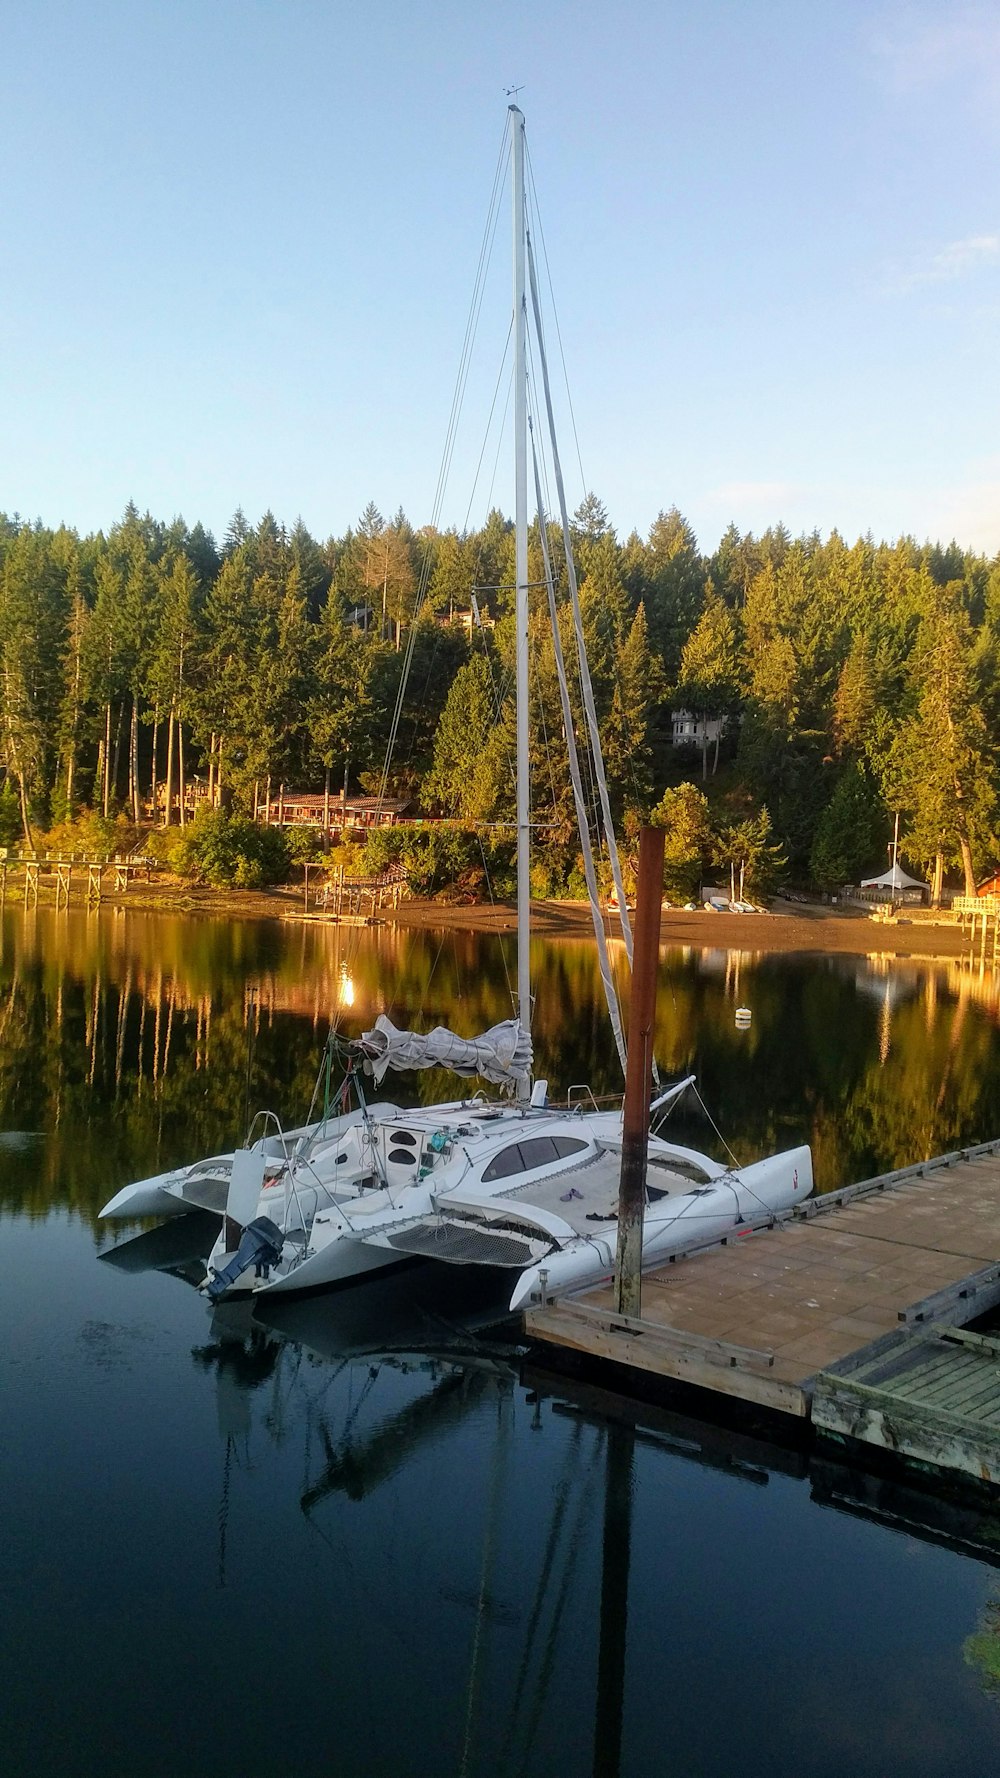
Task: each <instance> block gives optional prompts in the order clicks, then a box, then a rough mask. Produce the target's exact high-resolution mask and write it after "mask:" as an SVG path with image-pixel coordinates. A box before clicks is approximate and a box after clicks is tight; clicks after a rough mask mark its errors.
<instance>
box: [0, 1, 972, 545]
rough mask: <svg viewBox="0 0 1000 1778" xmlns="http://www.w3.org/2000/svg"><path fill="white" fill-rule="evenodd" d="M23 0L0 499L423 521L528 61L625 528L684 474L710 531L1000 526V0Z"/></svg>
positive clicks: (546, 194) (6, 82)
mask: <svg viewBox="0 0 1000 1778" xmlns="http://www.w3.org/2000/svg"><path fill="white" fill-rule="evenodd" d="M2 24H3V56H2V69H0V167H2V212H0V213H2V223H0V241H2V251H0V509H5V510H7V511H8V512H11V511H14V510H18V511H20V512H21V513H22V515H24V516H26V517H29V518H34V517H35V516H40V517H41V518H42V519H43V520H44V521H45V522H46V523H48V524H56V523H58V522H60V521H65V522H67V523H68V524H72V525H75V526H76V527H78V528H79V529H81V530H91V529H95V528H97V527H98V526H103V527H106V526H108V525H109V524H110V523H112V522H113V521H114V520H115V518H116V517H118V516H119V515H120V513H121V511H122V508H123V507H124V505H125V503H126V501H127V500H128V499H129V498H132V499H134V500H135V501H136V502H137V504H138V505H139V506H140V508H142V509H145V508H147V507H148V508H149V509H150V510H151V511H152V512H153V513H154V514H155V515H156V516H158V517H162V518H169V517H171V516H172V515H174V514H176V513H181V514H183V516H184V517H185V518H186V519H187V520H188V522H189V523H193V522H194V521H195V520H196V519H201V520H202V521H203V522H204V523H205V524H206V525H208V526H209V527H211V528H212V529H213V530H215V531H216V532H217V533H218V534H221V533H222V532H223V531H224V529H225V526H226V524H227V522H228V519H229V517H230V515H231V513H232V512H233V510H234V508H235V507H236V506H237V505H242V507H243V508H244V510H245V512H246V513H247V515H248V517H249V518H250V519H251V520H256V519H257V518H258V517H259V516H260V514H261V513H262V512H263V511H264V509H265V508H267V507H271V508H272V509H273V511H274V512H275V513H276V515H277V516H278V518H279V519H282V520H284V521H286V522H288V523H291V522H292V521H293V520H294V519H295V518H296V516H297V515H298V514H301V515H302V517H303V518H304V519H305V521H306V523H307V524H308V526H309V527H310V529H311V530H312V531H313V532H315V533H316V534H317V535H318V536H320V537H325V536H327V535H329V534H330V533H339V532H342V531H343V530H344V529H346V527H347V525H348V524H350V523H353V522H354V521H355V520H356V518H357V516H358V514H359V513H360V511H361V510H362V508H363V507H364V505H365V504H366V502H367V501H368V500H372V499H373V500H375V501H376V502H377V503H378V505H379V506H380V507H381V508H382V510H383V511H384V512H386V513H387V514H388V513H390V512H391V511H393V510H394V509H395V508H396V507H397V506H399V505H400V504H402V506H403V507H404V508H405V510H406V512H407V513H408V515H409V517H410V518H411V519H412V520H413V522H415V523H421V522H423V521H425V520H426V519H427V518H429V516H430V514H431V510H432V504H433V496H434V488H435V483H436V479H437V471H438V464H439V461H440V456H441V450H442V446H443V442H444V436H445V427H446V423H447V415H448V409H449V405H450V400H451V390H452V384H453V380H454V375H455V369H456V365H457V361H458V355H459V351H460V348H461V340H462V333H463V329H464V325H465V317H466V312H467V308H468V303H469V298H470V295H471V289H472V279H473V273H474V268H475V262H476V256H477V253H478V247H479V240H480V235H481V231H482V227H483V222H484V219H485V214H486V206H487V201H488V196H489V190H490V183H491V179H492V174H493V168H494V164H495V160H496V155H497V149H498V146H499V142H500V137H501V133H502V130H503V123H504V113H505V106H506V99H505V97H504V89H505V87H507V86H508V85H510V84H512V83H515V82H517V83H522V84H523V91H522V93H521V95H520V101H519V102H520V104H521V105H522V108H523V109H524V112H525V115H526V118H527V128H528V140H529V145H530V151H531V155H532V163H533V167H534V173H535V179H536V183H537V187H538V192H539V197H540V202H541V215H542V221H543V224H544V226H545V232H546V241H547V246H548V254H549V260H550V264H551V268H552V275H553V280H554V285H555V291H556V297H557V301H558V306H559V316H560V321H561V327H562V334H563V342H564V346H565V351H566V358H567V364H568V368H569V374H570V386H571V389H572V394H573V400H574V404H575V409H576V418H577V424H578V430H579V437H580V447H581V452H582V460H583V469H584V475H585V481H586V484H587V485H588V486H590V487H592V488H593V489H594V490H595V491H596V492H597V493H598V494H599V495H600V496H601V498H602V499H603V500H604V501H605V503H606V505H607V507H608V509H609V512H610V515H611V517H612V520H613V522H614V523H615V525H616V526H617V529H618V531H619V534H620V535H624V534H626V533H627V532H628V531H629V530H631V529H632V528H633V527H635V528H636V529H638V530H639V531H640V533H643V534H644V533H645V532H646V531H648V528H649V526H650V524H651V523H652V521H653V520H654V518H655V517H656V514H657V512H658V511H659V510H660V509H661V508H666V507H669V506H671V505H673V504H676V505H677V506H678V507H680V509H681V511H682V512H683V513H684V514H685V515H686V517H687V518H688V519H689V520H690V521H691V523H692V525H693V526H694V528H695V530H696V532H697V535H698V538H699V541H700V542H701V544H702V546H703V547H704V548H707V549H711V548H712V547H714V545H715V543H716V541H717V539H718V537H719V535H720V533H721V532H722V530H723V529H724V527H725V525H726V524H727V523H728V521H729V520H730V519H734V520H735V521H736V523H737V524H738V525H739V526H740V527H741V529H746V528H752V529H754V530H758V531H759V530H761V529H763V528H764V527H765V526H766V525H768V524H769V523H772V522H775V521H777V520H779V519H783V520H784V521H785V523H786V524H788V525H789V526H790V527H791V529H792V530H793V531H795V532H799V531H803V530H811V529H812V528H813V527H818V528H819V529H820V530H821V531H822V532H824V533H825V532H827V531H828V530H829V529H830V528H831V527H833V526H834V525H836V526H838V527H839V528H840V529H841V530H842V531H843V532H844V533H845V534H846V535H847V536H848V537H849V538H851V539H853V538H854V537H855V536H857V535H858V534H859V533H860V532H861V531H864V530H868V529H871V530H872V531H874V533H875V534H876V536H880V537H881V536H888V537H894V536H897V535H899V534H900V533H902V532H912V533H914V534H915V535H916V536H917V537H918V538H923V537H926V536H932V537H938V536H940V537H943V538H947V537H951V536H952V535H954V536H956V537H957V538H958V539H959V541H960V542H961V543H963V544H968V545H971V546H974V547H977V548H980V549H984V550H988V551H990V552H991V553H992V552H994V551H996V550H997V549H1000V437H998V427H1000V368H998V350H997V345H998V336H1000V7H998V6H997V5H996V4H995V3H992V0H991V3H989V4H977V3H974V4H966V3H965V0H913V3H907V0H904V3H899V0H863V3H862V0H621V3H620V4H617V5H612V4H608V3H600V4H598V3H596V0H504V3H503V4H497V3H496V0H489V3H488V4H487V3H485V0H464V3H458V0H367V4H365V5H358V4H357V3H356V0H352V3H344V0H238V3H237V0H171V3H170V4H168V3H167V0H163V3H162V4H160V5H151V4H148V3H145V0H93V4H91V5H88V6H81V5H80V4H78V0H61V3H60V0H32V3H31V4H22V5H15V3H14V0H7V3H6V5H5V6H4V7H3V9H2ZM503 248H505V243H502V244H498V278H499V286H498V288H499V290H500V293H501V296H500V298H499V299H498V300H502V298H503V295H504V294H505V290H506V282H505V281H506V276H507V274H506V267H505V265H503V263H502V262H503V258H504V252H503V250H502V249H503ZM493 318H494V315H493V310H492V308H490V307H489V305H488V307H487V311H486V313H485V315H484V323H485V322H487V321H488V322H489V323H490V324H491V327H492V322H493ZM500 345H501V342H500V341H499V340H498V338H497V337H496V332H495V330H494V331H492V332H491V331H490V329H489V328H487V329H486V330H485V332H484V338H483V353H482V354H481V361H482V365H483V368H482V370H481V371H479V372H477V376H476V378H474V382H473V396H474V399H475V401H477V402H478V401H479V400H480V396H481V392H482V391H483V390H485V389H486V388H487V387H488V386H489V385H490V384H491V381H492V378H493V376H495V372H496V366H497V363H498V354H499V350H500ZM483 423H484V420H483V416H481V415H480V414H476V415H475V417H474V418H473V417H471V416H470V419H469V422H468V425H467V427H466V431H465V433H464V434H463V438H462V440H461V442H460V446H459V450H458V452H457V453H456V458H455V466H454V470H453V473H452V477H451V480H450V483H449V491H448V497H447V499H446V501H445V506H444V510H443V513H442V523H443V524H447V523H457V524H459V525H461V523H462V522H463V520H464V518H465V515H466V510H467V507H468V501H469V495H470V491H471V486H472V469H473V465H474V460H475V458H476V456H477V454H478V449H479V444H480V442H481V429H482V424H483ZM567 467H568V470H570V471H571V473H570V477H569V479H570V484H571V485H570V489H569V492H570V497H571V500H572V502H573V504H576V501H577V499H578V498H579V497H580V494H581V493H582V491H583V489H582V488H581V486H580V482H579V471H578V470H577V469H576V468H575V463H574V459H573V457H571V458H570V462H569V464H568V465H567ZM496 493H497V498H498V500H499V503H500V504H502V505H504V506H505V508H507V509H508V510H509V508H510V499H509V496H508V494H507V490H506V486H505V485H503V484H501V483H500V482H498V483H497V489H496ZM481 506H482V502H480V508H476V507H474V508H473V512H472V521H473V522H478V521H479V520H480V519H481V518H482V516H483V512H482V510H481Z"/></svg>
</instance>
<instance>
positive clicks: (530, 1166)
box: [483, 1136, 587, 1185]
mask: <svg viewBox="0 0 1000 1778" xmlns="http://www.w3.org/2000/svg"><path fill="white" fill-rule="evenodd" d="M586 1147H587V1143H586V1142H581V1141H580V1139H579V1137H577V1136H528V1137H526V1138H525V1140H524V1141H523V1142H514V1143H512V1144H511V1146H510V1148H502V1149H501V1150H500V1153H499V1154H498V1155H494V1157H493V1159H492V1160H491V1162H490V1164H489V1166H488V1167H487V1168H486V1170H485V1171H484V1173H483V1184H484V1185H486V1184H487V1183H488V1182H489V1181H490V1180H492V1179H510V1178H512V1177H513V1175H514V1174H515V1173H533V1172H535V1171H536V1170H537V1169H538V1168H539V1167H548V1166H551V1164H552V1162H553V1161H562V1160H566V1159H567V1157H568V1156H569V1155H573V1154H580V1153H582V1152H583V1150H584V1149H586Z"/></svg>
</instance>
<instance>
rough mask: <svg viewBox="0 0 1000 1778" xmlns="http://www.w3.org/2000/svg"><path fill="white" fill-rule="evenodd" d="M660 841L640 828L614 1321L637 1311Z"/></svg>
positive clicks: (659, 834) (659, 831)
mask: <svg viewBox="0 0 1000 1778" xmlns="http://www.w3.org/2000/svg"><path fill="white" fill-rule="evenodd" d="M664 837H665V836H664V830H663V828H662V827H644V828H643V829H642V832H641V833H640V835H639V880H638V891H637V896H636V913H635V944H634V948H633V957H632V997H631V1001H630V1005H629V1022H628V1061H627V1064H626V1071H625V1109H624V1114H623V1118H622V1172H621V1186H620V1189H619V1194H618V1252H617V1258H616V1262H615V1308H616V1310H617V1312H618V1314H619V1315H633V1316H637V1315H638V1314H639V1312H640V1306H641V1295H642V1217H643V1208H644V1203H645V1196H646V1156H647V1153H648V1148H649V1101H650V1096H651V1095H650V1088H651V1085H652V1063H653V1030H654V1027H655V1023H656V977H657V971H658V967H659V961H660V906H661V903H662V900H663V842H664Z"/></svg>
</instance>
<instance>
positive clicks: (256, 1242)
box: [204, 1216, 285, 1303]
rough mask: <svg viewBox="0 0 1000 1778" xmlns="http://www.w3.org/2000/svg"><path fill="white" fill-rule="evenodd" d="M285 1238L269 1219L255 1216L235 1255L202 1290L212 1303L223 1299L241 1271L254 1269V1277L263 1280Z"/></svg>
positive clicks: (278, 1253) (276, 1261)
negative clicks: (249, 1267) (249, 1268)
mask: <svg viewBox="0 0 1000 1778" xmlns="http://www.w3.org/2000/svg"><path fill="white" fill-rule="evenodd" d="M284 1241H285V1237H284V1235H283V1234H282V1232H281V1230H280V1229H279V1228H278V1225H277V1223H274V1222H272V1221H271V1218H270V1217H269V1216H256V1217H255V1218H254V1220H253V1222H248V1223H247V1226H246V1228H245V1229H244V1230H243V1233H242V1235H241V1236H240V1244H239V1246H238V1247H237V1249H236V1253H235V1256H234V1257H233V1258H232V1259H231V1260H230V1262H229V1264H228V1266H223V1268H222V1271H221V1272H216V1274H215V1277H214V1278H210V1279H209V1280H208V1283H207V1284H206V1285H205V1286H204V1289H205V1291H206V1293H207V1295H208V1296H209V1298H210V1299H211V1301H212V1302H213V1303H216V1302H218V1300H219V1298H220V1296H224V1295H225V1293H226V1291H227V1290H228V1289H229V1286H230V1285H231V1284H235V1283H236V1280H237V1278H238V1277H239V1276H240V1273H241V1272H245V1271H246V1269H247V1267H248V1266H253V1268H254V1277H255V1278H266V1277H267V1275H268V1273H269V1272H270V1270H271V1267H272V1266H274V1265H277V1263H278V1261H279V1259H280V1258H281V1249H282V1247H283V1246H284Z"/></svg>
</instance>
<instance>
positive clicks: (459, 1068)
mask: <svg viewBox="0 0 1000 1778" xmlns="http://www.w3.org/2000/svg"><path fill="white" fill-rule="evenodd" d="M359 1048H360V1049H361V1051H362V1052H363V1054H364V1055H365V1056H366V1058H367V1060H368V1063H369V1065H370V1067H371V1071H372V1074H373V1075H374V1077H375V1082H376V1084H378V1083H379V1082H381V1081H382V1079H383V1078H384V1076H385V1074H386V1072H387V1070H388V1069H390V1068H396V1069H404V1068H450V1069H451V1071H452V1073H453V1074H478V1075H481V1076H482V1078H483V1080H491V1081H492V1082H493V1084H494V1086H498V1087H510V1088H513V1087H515V1086H516V1085H517V1083H518V1082H519V1081H526V1080H527V1079H528V1078H529V1077H530V1074H531V1037H530V1034H529V1033H528V1032H527V1031H526V1030H525V1029H524V1026H523V1025H522V1024H521V1022H520V1020H519V1019H507V1020H506V1021H505V1022H504V1023H503V1024H501V1025H493V1026H491V1028H490V1030H489V1031H484V1032H483V1034H482V1036H481V1037H456V1036H455V1033H454V1031H449V1030H448V1029H447V1028H446V1026H444V1025H438V1026H437V1027H436V1028H435V1029H434V1030H433V1031H428V1032H426V1033H423V1032H416V1031H400V1030H398V1029H397V1027H396V1026H395V1025H394V1024H393V1022H392V1020H391V1019H388V1018H386V1016H385V1013H380V1014H379V1016H378V1018H377V1019H376V1020H375V1029H374V1030H373V1031H365V1032H363V1033H362V1036H361V1038H360V1039H359Z"/></svg>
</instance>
